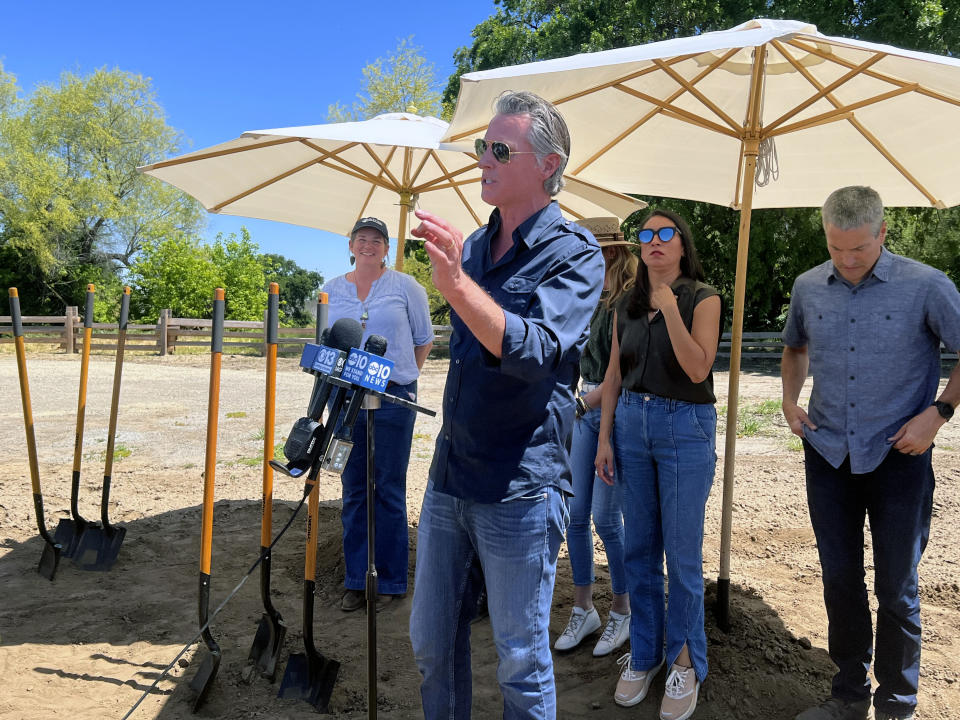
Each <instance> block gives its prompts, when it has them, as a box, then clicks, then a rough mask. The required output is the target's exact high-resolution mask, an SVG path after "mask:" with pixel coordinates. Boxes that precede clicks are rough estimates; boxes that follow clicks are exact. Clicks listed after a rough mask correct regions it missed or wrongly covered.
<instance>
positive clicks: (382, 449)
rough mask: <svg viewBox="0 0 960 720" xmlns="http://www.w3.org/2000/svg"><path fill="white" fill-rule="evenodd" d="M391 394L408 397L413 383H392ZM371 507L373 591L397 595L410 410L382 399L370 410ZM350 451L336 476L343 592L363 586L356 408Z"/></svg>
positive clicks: (361, 425)
mask: <svg viewBox="0 0 960 720" xmlns="http://www.w3.org/2000/svg"><path fill="white" fill-rule="evenodd" d="M387 392H388V393H389V394H391V395H396V396H397V397H401V398H404V399H406V400H413V399H415V398H416V395H417V381H416V380H414V381H413V382H412V383H410V384H409V385H394V386H392V387H390V388H388V389H387ZM373 414H374V431H375V434H374V456H375V458H374V459H375V461H376V463H375V464H376V474H375V480H376V506H375V508H374V513H375V515H374V522H375V525H374V553H375V556H376V566H377V592H380V593H386V594H389V595H399V594H402V593H405V592H406V591H407V568H408V564H409V560H408V550H409V545H410V543H409V539H408V536H407V465H408V464H409V462H410V446H411V444H412V442H413V423H414V420H416V413H415V412H414V411H413V410H408V409H406V408H403V407H400V406H399V405H394V404H393V403H391V402H389V401H387V400H383V401H381V405H380V409H379V410H375V411H374V413H373ZM353 442H354V445H353V450H352V451H351V452H350V459H349V460H348V461H347V466H346V468H345V469H344V471H343V475H342V476H341V478H340V479H341V482H342V484H343V511H342V512H341V516H340V517H341V521H342V523H343V558H344V563H345V565H346V577H345V578H344V581H343V584H344V587H346V588H347V589H348V590H363V589H364V588H365V587H366V585H367V411H366V410H361V411H360V415H359V416H358V417H357V422H356V425H354V428H353Z"/></svg>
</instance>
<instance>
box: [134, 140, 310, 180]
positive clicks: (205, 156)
mask: <svg viewBox="0 0 960 720" xmlns="http://www.w3.org/2000/svg"><path fill="white" fill-rule="evenodd" d="M299 139H300V138H294V137H282V138H277V139H275V140H268V141H267V142H263V143H259V144H257V145H244V146H243V147H235V148H227V149H224V150H214V151H212V152H206V153H200V154H198V155H189V156H181V157H178V158H172V159H170V160H162V161H161V162H157V163H153V164H152V165H144V166H143V167H142V168H139V170H140V171H141V172H147V171H149V170H159V169H160V168H165V167H171V166H173V165H183V164H185V163H191V162H197V161H199V160H209V159H210V158H215V157H223V156H224V155H232V154H233V153H238V152H248V151H250V150H259V149H260V148H268V147H273V146H274V145H282V144H284V143H289V142H296V141H297V140H299Z"/></svg>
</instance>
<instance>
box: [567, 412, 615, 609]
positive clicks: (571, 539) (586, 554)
mask: <svg viewBox="0 0 960 720" xmlns="http://www.w3.org/2000/svg"><path fill="white" fill-rule="evenodd" d="M599 430H600V408H595V409H593V410H591V411H590V412H588V413H586V414H585V415H584V416H583V417H582V418H580V419H579V420H577V421H576V423H575V424H574V426H573V444H572V446H571V448H570V464H571V466H572V470H573V497H572V498H570V527H568V528H567V550H568V551H569V552H570V566H571V567H572V569H573V584H574V585H580V586H584V585H592V584H593V582H594V580H595V577H594V574H593V533H592V532H591V530H590V516H591V514H592V515H593V524H594V525H595V526H596V528H597V535H599V536H600V539H601V540H602V541H603V547H604V550H605V551H606V553H607V569H608V570H609V571H610V587H611V589H612V590H613V592H614V593H615V594H617V595H622V594H623V593H625V592H626V591H627V580H626V574H625V572H624V569H623V515H622V513H621V511H620V502H621V496H622V494H623V492H622V491H623V484H622V483H621V481H620V479H619V478H616V480H615V484H614V485H607V484H606V483H605V482H603V480H601V479H600V478H599V477H597V468H596V466H595V465H594V461H595V460H596V457H597V436H598V434H599Z"/></svg>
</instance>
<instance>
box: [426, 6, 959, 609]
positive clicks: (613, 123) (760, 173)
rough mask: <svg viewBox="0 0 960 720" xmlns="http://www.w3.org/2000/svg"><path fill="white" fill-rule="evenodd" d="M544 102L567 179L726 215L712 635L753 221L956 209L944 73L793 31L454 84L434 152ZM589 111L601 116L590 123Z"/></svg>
mask: <svg viewBox="0 0 960 720" xmlns="http://www.w3.org/2000/svg"><path fill="white" fill-rule="evenodd" d="M518 89H524V90H531V91H533V92H535V93H537V94H538V95H540V96H542V97H544V98H547V99H548V100H551V101H553V102H554V103H555V104H556V105H557V106H558V107H559V109H560V111H561V112H562V113H563V115H564V117H565V118H566V121H567V124H568V125H569V126H570V132H571V135H572V137H573V152H572V156H571V159H570V164H569V165H568V174H569V175H570V176H572V177H576V178H580V179H585V180H591V181H594V182H598V183H602V184H604V185H606V186H608V187H613V188H616V189H619V190H623V191H625V192H638V193H640V192H642V193H643V194H649V195H660V196H668V197H676V198H685V199H689V200H698V201H704V202H711V203H716V204H720V205H728V206H730V207H731V208H734V209H738V210H740V236H739V246H738V249H737V271H736V272H737V274H736V283H735V288H734V314H733V327H732V335H733V338H732V345H731V352H730V385H729V399H728V403H727V406H728V407H727V433H726V449H725V457H724V469H723V479H724V482H723V519H722V527H721V559H720V580H719V582H718V606H719V607H718V615H719V618H720V622H721V624H722V625H727V624H728V603H729V582H730V536H731V523H732V517H731V513H732V504H733V480H734V454H735V450H736V431H735V428H736V427H737V399H738V394H739V370H740V343H741V340H742V331H743V300H744V287H745V279H746V268H747V250H748V245H749V239H750V214H751V210H752V209H753V208H755V207H756V208H770V207H813V206H820V205H821V204H822V203H823V201H824V200H825V199H826V196H827V195H828V194H829V193H830V192H831V191H832V190H834V189H836V188H838V187H842V186H845V185H855V184H857V185H870V186H872V187H873V188H875V189H876V190H877V191H878V192H879V193H880V196H881V197H882V198H883V200H884V202H885V203H886V204H887V205H894V206H904V205H926V206H933V207H937V208H944V207H948V206H951V205H956V204H957V203H958V202H960V183H958V182H957V179H956V168H957V167H958V166H960V133H958V132H957V128H958V127H960V61H958V60H956V59H953V58H946V57H940V56H937V55H930V54H926V53H919V52H911V51H908V50H901V49H899V48H895V47H890V46H886V45H878V44H874V43H867V42H860V41H857V40H848V39H844V38H837V37H828V36H825V35H821V34H820V33H818V32H817V29H816V28H815V27H814V26H812V25H809V24H805V23H802V22H797V21H793V20H783V21H774V20H751V21H750V22H747V23H744V24H742V25H739V26H737V27H735V28H733V29H731V30H725V31H720V32H712V33H704V34H702V35H698V36H694V37H688V38H679V39H676V40H667V41H663V42H657V43H650V44H648V45H642V46H638V47H629V48H621V49H617V50H609V51H605V52H598V53H590V54H582V55H576V56H573V57H567V58H559V59H556V60H547V61H544V62H537V63H529V64H526V65H518V66H515V67H507V68H500V69H497V70H488V71H483V72H475V73H469V74H467V75H464V76H463V77H462V78H461V84H460V97H459V100H458V103H457V109H456V112H455V114H454V117H453V120H452V121H451V124H450V128H449V129H448V131H447V134H446V136H444V141H445V144H444V145H443V147H460V146H463V144H462V141H465V140H466V139H470V138H473V137H475V136H477V135H478V134H480V133H482V132H483V130H484V129H485V127H486V122H487V119H488V118H487V116H488V115H489V112H490V108H491V107H492V105H493V102H494V100H495V98H496V97H497V96H498V95H499V94H500V93H501V92H503V91H504V90H518ZM598 107H602V108H603V109H604V111H603V113H602V114H600V113H598V112H597V108H598Z"/></svg>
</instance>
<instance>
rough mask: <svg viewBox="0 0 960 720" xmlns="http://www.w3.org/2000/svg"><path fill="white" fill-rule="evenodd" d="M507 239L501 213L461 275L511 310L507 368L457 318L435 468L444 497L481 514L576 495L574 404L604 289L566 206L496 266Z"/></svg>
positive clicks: (552, 209)
mask: <svg viewBox="0 0 960 720" xmlns="http://www.w3.org/2000/svg"><path fill="white" fill-rule="evenodd" d="M499 230H500V212H499V210H494V212H493V213H492V214H491V216H490V221H489V223H488V224H487V225H486V226H485V227H482V228H480V229H479V230H477V231H476V232H474V233H473V234H472V235H471V236H470V237H469V238H467V240H466V242H465V243H464V247H463V259H462V267H463V270H464V271H465V272H466V273H467V274H468V275H469V276H470V277H471V278H473V280H474V281H476V283H477V284H478V285H480V287H481V288H483V289H484V290H485V291H486V292H487V293H488V294H489V295H490V297H492V298H493V300H494V301H495V302H496V303H497V304H498V305H499V306H500V307H501V308H502V309H503V314H504V317H505V318H506V329H505V330H504V334H503V344H502V346H501V353H502V357H501V358H496V357H495V356H493V355H491V354H490V353H489V352H488V351H487V350H486V348H484V347H483V345H482V344H481V343H480V341H478V340H477V338H476V337H475V336H474V335H473V333H472V332H470V330H469V329H468V328H467V326H466V325H465V324H464V323H463V321H461V320H460V318H459V317H457V315H456V313H454V314H453V316H452V318H451V325H452V326H453V334H452V335H451V338H450V370H449V371H448V373H447V383H446V387H445V388H444V394H443V428H442V430H441V432H440V435H439V436H438V437H437V445H436V451H435V453H434V456H433V465H432V466H431V467H430V483H431V484H432V487H433V489H434V490H437V491H439V492H444V493H447V494H449V495H454V496H456V497H460V498H465V499H471V500H475V501H478V502H498V501H502V500H509V499H511V498H516V497H520V496H522V495H526V494H529V493H532V492H535V491H536V490H538V489H540V488H543V487H546V486H549V485H553V486H556V487H558V488H560V489H561V490H562V491H565V492H568V493H570V492H572V490H573V489H572V487H571V484H570V457H569V456H570V435H571V432H572V430H573V421H574V394H573V393H574V388H575V386H576V383H577V380H578V377H579V362H580V352H581V351H582V349H583V346H584V344H585V343H586V341H587V335H588V330H589V323H590V317H591V315H592V314H593V311H594V308H596V306H597V301H598V300H599V298H600V292H601V290H602V289H603V273H604V264H603V257H602V255H601V253H600V247H599V246H598V245H597V242H596V240H594V238H593V236H592V235H591V234H590V233H589V232H588V231H587V230H585V229H583V228H581V227H580V226H578V225H575V224H573V223H572V222H569V221H567V220H565V219H564V217H563V216H562V215H561V214H560V208H559V206H558V205H557V203H556V202H551V203H550V204H549V205H547V206H546V207H544V208H543V209H542V210H540V211H538V212H536V213H534V214H533V215H532V216H531V217H529V218H528V219H527V220H525V221H524V222H523V223H522V224H521V225H520V227H518V228H517V229H516V230H515V231H514V233H513V243H514V244H513V246H512V247H511V248H510V249H509V250H508V251H507V253H506V254H505V255H504V256H503V257H502V258H500V260H499V261H498V262H497V263H496V264H494V263H493V261H492V259H491V256H490V244H491V241H492V240H493V238H494V237H496V234H497V232H499Z"/></svg>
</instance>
